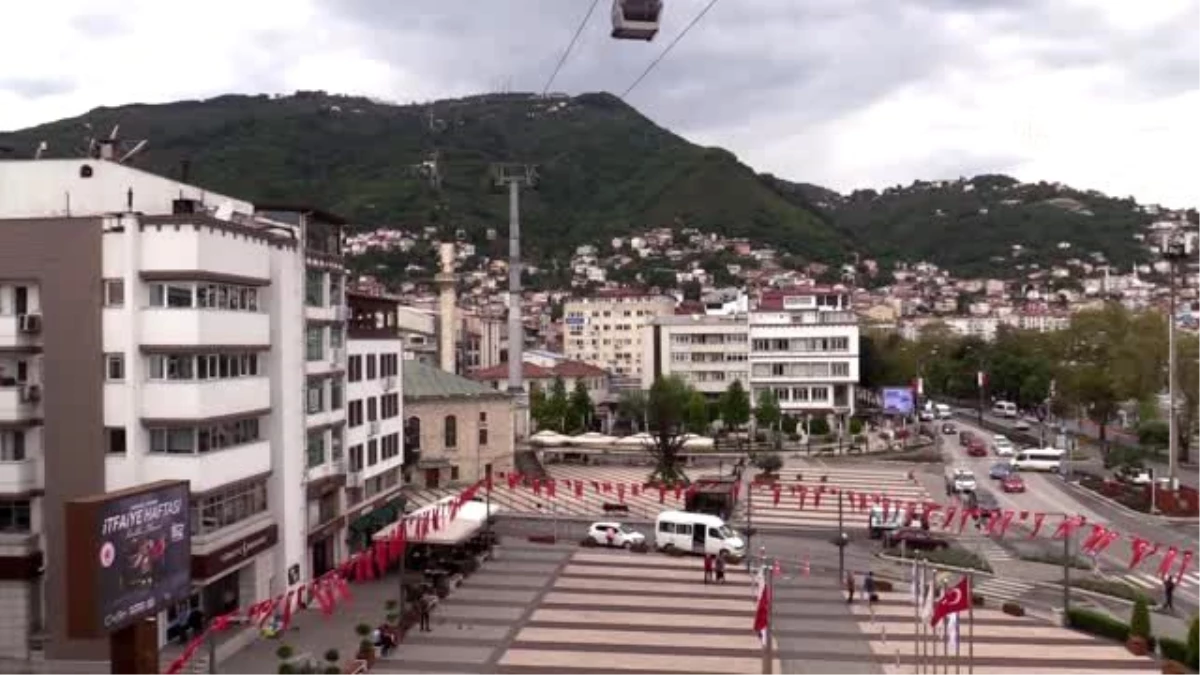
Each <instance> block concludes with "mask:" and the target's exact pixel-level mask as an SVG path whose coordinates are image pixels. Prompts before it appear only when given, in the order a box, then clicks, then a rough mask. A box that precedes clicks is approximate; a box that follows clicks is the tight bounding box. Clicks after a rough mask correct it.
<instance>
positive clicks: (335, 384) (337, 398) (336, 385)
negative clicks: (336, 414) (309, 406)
mask: <svg viewBox="0 0 1200 675" xmlns="http://www.w3.org/2000/svg"><path fill="white" fill-rule="evenodd" d="M345 388H346V384H345V383H344V382H342V380H341V378H337V377H334V378H332V379H330V380H329V409H330V410H341V409H342V404H343V403H344V402H345V398H346V397H345V396H344V395H343V391H344V390H345Z"/></svg>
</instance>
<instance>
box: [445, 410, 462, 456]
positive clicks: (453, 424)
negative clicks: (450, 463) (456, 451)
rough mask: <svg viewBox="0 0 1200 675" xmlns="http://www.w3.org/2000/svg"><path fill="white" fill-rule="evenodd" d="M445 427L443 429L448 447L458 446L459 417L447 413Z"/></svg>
mask: <svg viewBox="0 0 1200 675" xmlns="http://www.w3.org/2000/svg"><path fill="white" fill-rule="evenodd" d="M445 425H446V426H445V429H444V430H443V437H444V438H443V441H444V444H445V446H446V447H447V448H456V447H458V418H457V417H455V416H454V415H446V421H445Z"/></svg>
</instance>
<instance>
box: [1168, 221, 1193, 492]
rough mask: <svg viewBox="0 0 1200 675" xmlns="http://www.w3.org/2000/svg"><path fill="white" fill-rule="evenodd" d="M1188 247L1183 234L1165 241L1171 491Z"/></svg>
mask: <svg viewBox="0 0 1200 675" xmlns="http://www.w3.org/2000/svg"><path fill="white" fill-rule="evenodd" d="M1188 248H1189V247H1188V244H1187V241H1186V240H1185V239H1183V238H1182V237H1181V236H1179V233H1175V232H1172V233H1170V234H1167V235H1165V236H1164V237H1163V246H1162V255H1163V259H1164V260H1166V261H1167V266H1168V268H1169V269H1168V275H1167V298H1168V300H1167V303H1168V307H1167V350H1168V352H1169V353H1168V357H1167V398H1168V400H1169V402H1170V404H1169V406H1168V411H1167V422H1168V433H1169V434H1170V438H1169V439H1167V479H1168V481H1169V483H1168V485H1169V487H1170V489H1172V490H1175V489H1177V488H1178V484H1177V480H1178V478H1177V477H1176V469H1177V466H1176V465H1177V463H1178V461H1179V459H1178V454H1179V438H1178V436H1179V418H1178V416H1177V414H1176V410H1177V402H1176V399H1175V396H1176V393H1175V366H1176V362H1175V361H1176V359H1175V268H1176V267H1177V266H1178V265H1179V262H1180V261H1182V260H1187V258H1188Z"/></svg>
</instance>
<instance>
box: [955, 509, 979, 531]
mask: <svg viewBox="0 0 1200 675" xmlns="http://www.w3.org/2000/svg"><path fill="white" fill-rule="evenodd" d="M978 517H979V509H963V510H962V513H961V514H959V516H958V533H959V534H962V531H963V528H964V527H966V526H967V519H968V518H978Z"/></svg>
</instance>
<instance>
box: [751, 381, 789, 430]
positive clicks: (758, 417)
mask: <svg viewBox="0 0 1200 675" xmlns="http://www.w3.org/2000/svg"><path fill="white" fill-rule="evenodd" d="M781 417H783V412H782V411H781V410H780V409H779V401H778V400H776V399H775V392H773V391H771V390H770V389H763V390H762V391H760V392H759V393H758V405H757V406H755V408H754V421H755V423H756V424H757V425H758V426H760V427H765V428H767V429H770V430H771V435H772V436H777V434H778V431H779V420H780V418H781Z"/></svg>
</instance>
